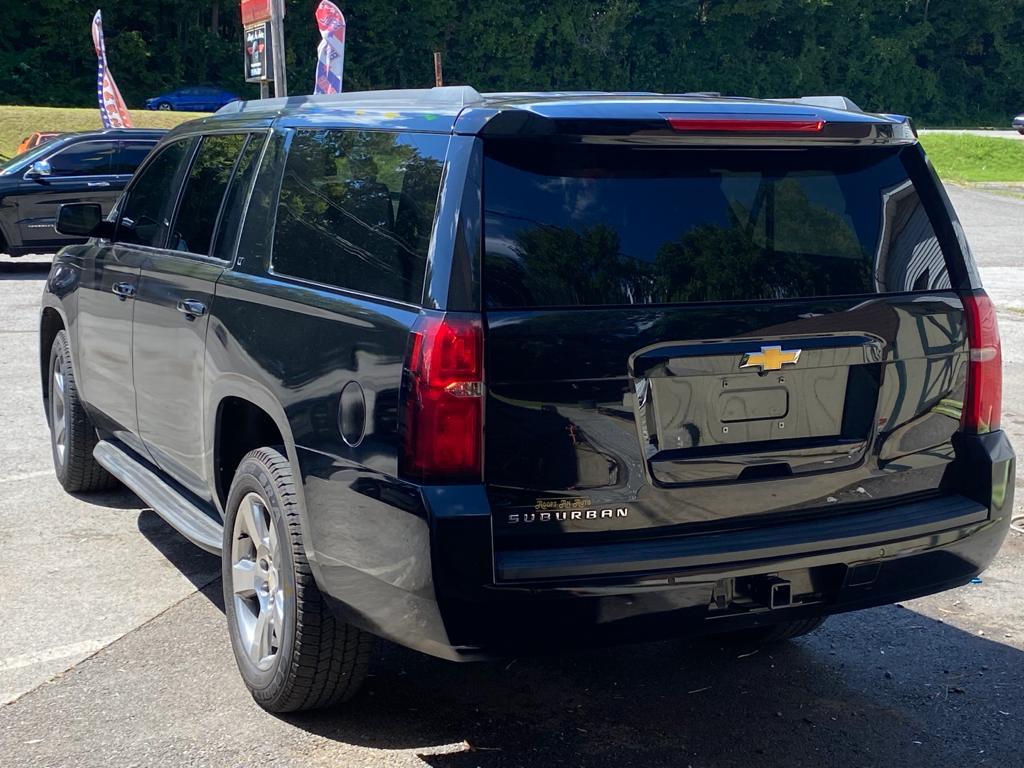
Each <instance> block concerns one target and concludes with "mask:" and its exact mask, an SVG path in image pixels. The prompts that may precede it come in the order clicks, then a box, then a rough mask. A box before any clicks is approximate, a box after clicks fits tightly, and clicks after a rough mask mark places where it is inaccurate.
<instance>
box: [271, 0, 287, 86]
mask: <svg viewBox="0 0 1024 768" xmlns="http://www.w3.org/2000/svg"><path fill="white" fill-rule="evenodd" d="M270 39H271V44H272V45H273V46H274V95H275V96H287V95H288V77H287V75H286V74H285V68H284V0H270Z"/></svg>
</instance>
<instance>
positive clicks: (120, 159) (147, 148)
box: [110, 141, 156, 176]
mask: <svg viewBox="0 0 1024 768" xmlns="http://www.w3.org/2000/svg"><path fill="white" fill-rule="evenodd" d="M155 146H156V142H155V141H122V142H121V146H120V147H119V148H118V150H117V154H115V155H114V160H113V162H112V163H111V167H110V172H111V173H117V174H123V175H126V176H130V175H131V174H133V173H135V169H136V168H138V167H139V166H140V165H141V164H142V161H143V160H145V159H146V157H147V156H148V155H149V153H150V152H151V151H152V150H153V147H155Z"/></svg>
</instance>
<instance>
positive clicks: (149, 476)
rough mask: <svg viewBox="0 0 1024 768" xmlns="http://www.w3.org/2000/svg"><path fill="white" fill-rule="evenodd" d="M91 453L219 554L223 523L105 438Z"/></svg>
mask: <svg viewBox="0 0 1024 768" xmlns="http://www.w3.org/2000/svg"><path fill="white" fill-rule="evenodd" d="M92 455H93V456H94V457H95V458H96V461H98V462H99V463H100V465H101V466H102V467H103V468H104V469H105V470H107V472H109V473H110V474H112V475H113V476H114V477H116V478H117V479H118V480H120V481H121V482H122V483H124V484H125V485H126V486H128V487H129V488H131V489H132V490H133V491H134V492H135V493H136V495H137V496H138V497H139V498H140V499H142V500H143V501H144V502H146V503H147V504H149V506H151V507H152V508H153V511H154V512H156V513H157V514H158V515H160V517H162V518H163V519H164V520H166V521H167V523H168V524H169V525H170V526H171V527H172V528H174V529H175V530H176V531H177V532H178V533H180V534H181V535H182V536H184V537H185V538H186V539H188V540H189V541H191V542H192V543H193V544H195V545H196V546H198V547H202V548H203V549H205V550H206V551H207V552H212V553H213V554H215V555H219V554H220V550H221V542H222V541H223V538H224V528H223V526H221V525H218V524H217V522H216V521H214V520H212V519H211V518H210V516H209V515H207V514H206V513H205V512H203V510H201V509H200V508H199V507H197V506H196V505H195V504H194V503H193V502H191V501H189V500H188V499H186V498H185V497H184V496H183V495H181V494H180V493H178V491H176V490H174V488H172V487H171V486H170V485H168V484H167V483H166V482H165V481H164V480H163V479H161V478H160V476H159V475H157V474H156V473H155V472H154V471H153V470H151V469H149V468H148V467H146V466H145V465H143V464H142V463H141V462H139V461H138V460H136V459H134V458H132V456H131V455H129V454H128V453H126V452H125V451H123V450H122V449H121V448H120V447H118V446H117V445H116V444H115V443H112V442H109V441H107V440H101V441H100V442H99V443H97V444H96V447H95V448H94V449H93V452H92Z"/></svg>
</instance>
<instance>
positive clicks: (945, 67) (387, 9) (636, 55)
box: [0, 0, 1024, 125]
mask: <svg viewBox="0 0 1024 768" xmlns="http://www.w3.org/2000/svg"><path fill="white" fill-rule="evenodd" d="M100 1H101V0H96V2H97V3H98V2H100ZM286 4H287V14H286V20H285V36H286V40H287V57H286V61H287V65H288V77H289V90H290V92H291V93H309V92H310V91H311V90H312V82H313V70H314V65H315V61H316V46H317V43H318V42H319V35H318V33H317V30H316V24H315V21H314V18H313V11H314V9H315V8H316V5H317V0H287V3H286ZM338 5H339V6H340V7H341V8H342V10H343V12H344V13H345V16H346V19H347V21H348V41H347V50H346V62H345V86H346V90H365V89H370V88H401V87H423V86H429V85H432V84H433V63H432V58H431V55H432V52H433V51H435V50H437V51H441V52H442V55H443V61H444V74H445V81H446V82H447V83H468V84H471V85H473V86H475V87H476V88H477V89H479V90H552V89H562V90H566V89H584V90H632V91H663V92H684V91H720V92H722V93H726V94H737V95H744V96H766V97H768V96H793V95H809V94H822V93H842V94H844V95H847V96H849V97H850V98H852V99H853V100H854V101H856V102H857V103H858V104H860V105H861V107H863V108H865V109H869V110H872V111H886V112H898V113H904V114H910V115H912V116H913V117H914V118H915V119H916V120H917V122H918V123H919V124H925V125H1004V124H1006V123H1007V122H1008V120H1009V117H1010V116H1012V115H1013V114H1015V113H1017V112H1019V111H1024V2H1022V0H520V2H518V3H509V2H507V0H500V1H499V0H472V2H467V1H466V0H416V2H413V1H412V0H351V1H346V0H338ZM101 7H102V10H103V20H104V27H105V31H106V40H107V58H108V61H109V64H110V67H111V71H112V72H113V74H114V77H115V78H116V80H117V82H118V85H119V86H120V88H121V92H122V93H123V94H124V97H125V100H126V101H127V102H128V105H129V107H132V108H138V107H141V106H142V102H143V101H144V100H145V99H146V98H147V97H150V96H153V95H156V94H158V93H161V92H162V91H166V90H170V89H173V88H177V87H180V86H183V85H197V84H213V85H219V86H221V87H224V88H228V89H231V90H234V91H237V92H239V93H241V94H242V95H243V96H245V97H247V98H251V97H253V96H255V95H256V93H257V91H256V88H255V86H252V85H246V84H245V83H244V82H243V76H242V29H241V20H240V14H239V9H238V4H237V2H218V1H217V0H214V1H213V2H210V0H206V1H205V2H201V1H200V0H106V2H104V3H103V5H102V6H101ZM4 11H5V12H4V14H3V21H4V23H3V25H2V26H0V103H6V104H37V105H61V106H76V105H77V106H88V105H91V104H94V103H95V84H96V74H95V72H96V61H95V55H94V53H93V49H92V40H91V37H90V28H89V23H90V20H91V17H92V14H93V13H94V12H95V7H94V6H93V5H90V4H85V3H81V2H79V1H78V0H35V2H31V3H30V2H28V0H14V1H13V2H9V3H7V4H6V5H5V9H4Z"/></svg>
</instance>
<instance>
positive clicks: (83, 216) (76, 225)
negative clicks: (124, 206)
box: [57, 203, 114, 237]
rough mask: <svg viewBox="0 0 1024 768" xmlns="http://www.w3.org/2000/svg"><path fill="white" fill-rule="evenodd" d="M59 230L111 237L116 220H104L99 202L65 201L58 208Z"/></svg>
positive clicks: (62, 232)
mask: <svg viewBox="0 0 1024 768" xmlns="http://www.w3.org/2000/svg"><path fill="white" fill-rule="evenodd" d="M57 231H58V232H60V233H61V234H62V235H74V236H76V237H111V236H112V235H113V234H114V222H112V221H104V220H103V210H102V209H101V208H100V204H99V203H64V204H63V205H62V206H61V207H60V208H58V209H57Z"/></svg>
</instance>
